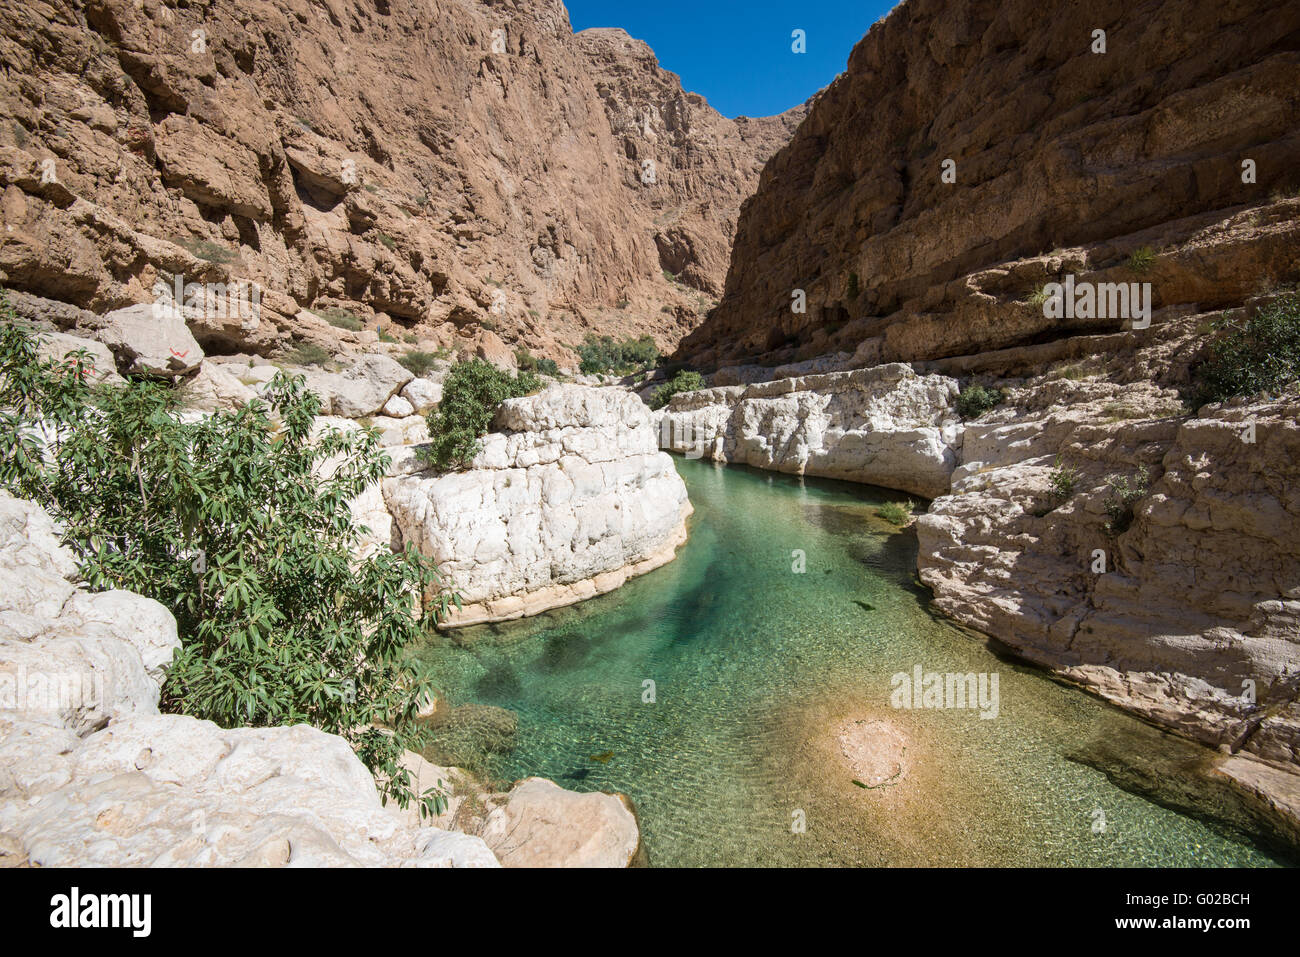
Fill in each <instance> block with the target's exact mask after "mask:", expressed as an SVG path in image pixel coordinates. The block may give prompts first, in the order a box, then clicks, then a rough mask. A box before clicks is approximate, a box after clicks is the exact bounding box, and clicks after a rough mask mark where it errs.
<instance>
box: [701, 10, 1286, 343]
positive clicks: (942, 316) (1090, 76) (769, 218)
mask: <svg viewBox="0 0 1300 957" xmlns="http://www.w3.org/2000/svg"><path fill="white" fill-rule="evenodd" d="M1095 31H1103V32H1104V36H1103V37H1098V36H1096V35H1095ZM1102 43H1104V51H1105V52H1094V51H1097V50H1101V49H1103V47H1102V46H1101V44H1102ZM1298 117H1300V8H1297V7H1296V5H1295V4H1294V3H1288V2H1285V0H1243V2H1230V3H1213V2H1209V0H1196V2H1191V3H1177V4H1173V3H1157V2H1148V3H1126V2H1118V0H1105V2H1101V3H1088V4H1073V3H1047V4H1043V3H1030V2H1013V3H995V2H992V0H957V2H952V0H908V2H907V3H904V4H900V5H899V6H898V7H897V8H896V9H895V10H894V11H893V12H892V13H890V15H889V16H888V17H886V18H885V19H884V20H882V21H880V22H879V23H877V24H876V25H875V26H873V27H872V28H871V30H870V32H868V34H867V35H866V37H865V38H863V40H862V41H861V42H860V43H859V44H858V45H857V46H856V47H855V48H854V50H853V53H852V55H851V56H850V57H849V62H848V68H847V70H846V71H845V73H844V74H842V75H841V76H840V77H839V78H838V79H837V80H836V81H835V82H834V83H832V84H831V85H830V86H829V87H828V88H827V89H826V90H825V91H824V92H823V93H822V94H821V95H820V97H819V98H818V99H817V100H816V102H815V103H814V104H813V105H812V107H811V109H810V110H809V112H808V117H807V119H806V120H805V122H804V123H803V124H802V125H801V126H800V127H799V129H798V131H797V132H796V134H795V136H794V137H793V139H792V140H791V141H790V143H789V145H787V146H786V147H785V148H783V149H782V150H780V151H779V152H778V153H777V154H776V155H775V156H774V157H773V158H772V160H771V162H770V163H769V164H768V165H767V167H766V168H765V169H764V171H763V175H762V178H761V182H760V187H759V190H758V192H757V193H756V194H755V195H754V197H753V198H752V199H751V200H749V202H748V203H747V204H746V205H745V208H744V210H743V213H742V215H741V219H740V225H739V227H738V230H737V234H736V243H735V249H734V254H733V258H732V263H731V269H730V271H729V273H728V277H727V285H726V290H725V293H724V295H723V298H722V301H721V303H720V304H719V306H718V308H717V310H716V311H715V312H714V313H713V315H712V316H711V317H710V319H709V320H708V321H707V322H705V323H704V324H703V325H702V326H701V327H700V328H699V329H698V330H696V331H695V332H694V333H692V334H691V335H690V336H689V337H687V339H686V340H685V341H684V342H683V344H682V347H681V354H682V355H683V356H684V357H688V358H692V359H694V360H695V361H696V362H697V363H699V364H702V365H706V366H720V365H726V364H729V363H734V362H735V361H736V360H739V359H742V358H747V357H762V358H763V359H764V361H767V362H769V363H772V364H775V363H777V362H786V361H791V360H792V359H795V358H807V357H811V356H816V355H821V354H824V353H829V352H835V351H840V350H844V351H847V352H849V353H856V354H857V357H858V360H859V362H860V363H862V364H867V363H871V362H881V361H884V362H893V361H904V362H909V361H914V360H917V359H931V358H936V357H940V356H957V355H962V354H965V353H972V352H981V351H984V350H987V349H991V348H999V347H1004V346H1012V345H1016V344H1025V343H1032V342H1038V341H1043V340H1046V339H1051V338H1056V337H1060V336H1063V335H1066V334H1069V333H1072V332H1079V331H1084V330H1086V329H1087V328H1088V327H1089V326H1092V327H1093V328H1098V327H1107V323H1106V322H1105V321H1104V320H1103V321H1098V320H1096V319H1093V320H1087V319H1080V320H1079V321H1077V322H1074V323H1070V324H1064V323H1056V322H1053V321H1050V320H1047V319H1046V318H1045V317H1044V316H1043V313H1042V310H1041V309H1038V308H1035V307H1034V306H1030V305H1029V304H1028V302H1027V300H1028V298H1029V297H1030V296H1031V295H1032V293H1033V292H1034V291H1035V289H1036V288H1038V287H1040V286H1041V285H1042V284H1043V283H1044V282H1046V281H1048V280H1050V279H1052V278H1054V277H1055V276H1056V275H1058V274H1059V273H1061V272H1063V271H1070V270H1073V271H1089V272H1091V271H1097V270H1103V269H1106V268H1107V267H1114V266H1120V265H1122V264H1124V263H1125V262H1126V261H1127V259H1128V258H1129V257H1130V256H1131V254H1132V253H1134V252H1135V251H1137V250H1138V249H1141V248H1142V247H1144V246H1146V247H1151V249H1152V250H1160V251H1163V250H1165V249H1170V250H1174V251H1176V250H1179V249H1184V250H1186V251H1187V254H1186V255H1175V256H1171V257H1160V258H1159V259H1158V260H1157V264H1156V271H1155V272H1154V273H1153V274H1152V275H1150V276H1148V277H1146V278H1149V279H1151V280H1152V283H1153V287H1154V295H1155V301H1154V308H1157V309H1158V308H1160V307H1162V306H1167V305H1175V304H1179V303H1187V302H1195V303H1199V304H1200V305H1201V306H1202V307H1204V308H1207V309H1208V308H1214V307H1218V306H1229V305H1235V304H1237V303H1239V302H1240V301H1241V300H1242V297H1243V296H1244V295H1245V294H1246V293H1248V292H1250V291H1252V290H1253V289H1254V288H1255V286H1256V285H1257V284H1258V283H1259V282H1260V281H1261V280H1264V281H1267V280H1270V279H1271V280H1275V281H1279V280H1284V279H1291V280H1294V279H1296V278H1300V275H1298V274H1295V270H1296V263H1295V258H1294V245H1293V242H1294V232H1293V231H1292V230H1289V229H1287V230H1280V231H1279V230H1272V231H1270V233H1271V235H1265V236H1259V237H1254V241H1252V242H1249V243H1241V244H1239V245H1238V246H1237V248H1236V249H1234V250H1233V254H1232V255H1231V256H1227V257H1215V258H1214V260H1213V261H1212V262H1211V261H1207V259H1206V258H1205V257H1202V256H1200V255H1198V254H1197V251H1196V248H1195V246H1196V244H1197V242H1198V240H1199V239H1202V238H1203V234H1202V235H1201V236H1198V234H1199V233H1201V231H1202V230H1205V229H1206V227H1208V226H1211V224H1213V223H1216V222H1219V221H1220V220H1222V219H1224V217H1225V216H1227V215H1228V214H1229V213H1232V212H1235V211H1239V210H1241V209H1244V208H1247V207H1250V208H1255V209H1260V210H1261V215H1264V216H1268V217H1269V218H1276V217H1274V216H1273V214H1271V213H1268V212H1265V210H1266V209H1267V207H1268V206H1269V203H1270V198H1271V197H1277V196H1289V195H1292V194H1294V192H1295V191H1296V190H1297V189H1298V188H1300V177H1298V176H1297V173H1296V170H1297V164H1298V161H1300V123H1298V122H1297V118H1298ZM1247 160H1250V161H1251V170H1250V172H1249V174H1248V173H1247V171H1246V170H1245V169H1244V168H1243V163H1245V161H1247ZM949 161H951V162H949ZM945 174H947V175H945ZM1286 218H1287V219H1290V218H1291V217H1290V216H1289V215H1288V216H1286ZM1084 248H1086V249H1087V251H1088V258H1087V259H1086V260H1079V259H1077V258H1075V259H1070V258H1069V257H1062V255H1061V254H1062V252H1063V251H1064V250H1066V249H1076V250H1077V249H1084ZM795 290H802V291H803V293H804V294H805V296H806V309H805V310H804V311H802V312H798V311H794V309H792V306H793V305H795V303H794V301H793V299H792V297H793V296H794V293H795ZM1114 327H1115V323H1113V322H1112V323H1110V324H1109V328H1114Z"/></svg>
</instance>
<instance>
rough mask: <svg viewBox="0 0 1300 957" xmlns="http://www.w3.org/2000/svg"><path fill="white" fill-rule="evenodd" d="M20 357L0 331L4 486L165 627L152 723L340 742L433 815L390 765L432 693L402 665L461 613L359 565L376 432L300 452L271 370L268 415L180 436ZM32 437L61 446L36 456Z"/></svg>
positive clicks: (144, 404)
mask: <svg viewBox="0 0 1300 957" xmlns="http://www.w3.org/2000/svg"><path fill="white" fill-rule="evenodd" d="M36 348H37V346H36V339H35V337H34V336H33V335H32V334H31V333H30V332H29V330H28V329H27V328H25V326H23V325H22V324H20V323H19V322H17V321H14V319H13V316H12V313H10V314H9V315H8V316H6V322H5V325H4V327H3V328H2V329H0V409H3V410H4V411H3V412H0V485H3V486H4V487H5V488H7V489H8V490H9V491H11V492H12V493H13V494H15V495H19V496H22V497H24V498H30V499H34V500H36V501H37V502H39V503H40V504H41V505H42V506H44V507H45V508H46V509H47V510H49V512H50V513H51V515H52V516H53V517H54V518H55V519H56V520H57V521H58V522H59V523H60V524H61V526H62V528H63V530H64V531H63V540H64V543H65V544H66V545H68V546H69V547H70V548H71V549H72V551H73V552H74V553H75V554H76V556H77V558H78V560H79V562H80V566H81V575H82V577H83V579H84V580H85V581H86V583H87V584H88V585H89V586H90V587H91V588H94V589H110V588H123V589H129V590H131V591H134V592H138V593H140V594H142V595H146V596H148V597H150V598H153V599H155V600H157V601H159V602H161V603H162V604H163V605H165V606H166V607H167V608H168V609H169V610H170V611H171V612H172V614H173V615H175V617H176V623H177V629H178V633H179V635H180V637H181V641H182V648H181V649H180V651H179V652H178V653H177V655H176V658H175V660H174V661H173V662H172V664H171V665H170V667H169V668H168V670H167V678H166V683H165V685H164V688H163V694H162V706H163V708H164V709H165V710H168V711H173V712H180V713H183V714H189V715H193V716H195V717H198V718H204V719H208V720H211V721H214V722H216V723H217V724H219V725H221V726H223V727H237V726H241V725H242V726H257V727H266V726H279V725H293V724H299V723H308V724H312V725H314V726H316V727H318V728H321V729H322V730H325V731H328V732H332V733H334V734H338V735H341V736H342V737H343V738H345V739H346V740H347V741H348V742H349V744H351V746H352V747H353V748H354V749H355V750H356V752H357V754H358V755H359V756H360V758H361V759H362V761H364V762H365V764H366V765H367V766H368V767H369V768H370V769H371V771H372V772H374V773H375V774H376V776H377V778H378V781H379V784H380V787H381V789H382V792H383V794H384V796H385V799H387V798H389V797H392V798H395V799H396V800H397V801H398V803H399V804H401V805H402V806H406V804H407V803H408V802H409V801H410V800H411V799H412V798H416V799H418V800H420V802H421V805H422V808H427V807H428V806H429V805H428V804H427V803H426V802H428V801H433V802H435V803H436V799H437V795H436V794H433V793H426V794H425V795H423V796H420V795H414V794H413V793H412V791H411V788H410V782H409V778H408V776H407V775H405V774H404V773H402V771H401V770H400V769H399V768H398V764H397V762H398V760H399V759H400V757H401V755H402V752H403V751H404V750H406V749H408V748H412V749H418V748H419V747H420V746H421V744H422V742H423V740H424V734H423V732H422V731H421V729H420V727H419V725H418V724H417V723H416V716H417V713H418V712H419V710H420V708H421V706H422V704H423V702H424V701H425V699H426V696H427V695H428V694H430V693H431V691H432V689H431V687H430V685H429V682H428V680H427V678H426V677H425V676H424V675H423V674H422V673H421V672H420V671H419V670H417V668H416V666H415V665H413V664H412V663H410V662H409V661H408V659H407V658H406V656H405V655H404V649H405V648H406V646H407V645H408V644H410V643H411V642H413V641H414V640H415V639H416V638H418V637H419V636H420V635H421V633H422V631H423V630H424V628H425V627H427V625H429V624H430V623H431V622H432V621H433V620H435V619H436V618H437V617H438V616H440V615H443V614H445V613H446V612H447V611H448V607H449V603H452V602H456V603H458V602H459V599H458V598H457V597H456V596H454V595H452V594H451V593H450V592H449V591H448V590H447V587H446V583H445V582H442V581H441V580H440V579H439V576H438V572H437V569H436V568H435V567H434V566H433V564H432V563H431V562H430V561H429V560H428V559H426V558H424V557H423V556H421V555H420V554H419V553H418V552H417V551H416V550H415V549H414V548H413V547H408V548H407V550H406V551H405V552H404V553H402V554H393V553H391V552H389V551H388V550H386V549H381V550H380V551H379V552H377V553H376V554H374V555H372V556H370V557H368V558H364V559H360V558H357V556H356V547H357V545H358V543H359V540H360V532H359V530H358V529H357V528H356V527H354V526H353V524H352V522H351V517H350V513H349V508H348V503H349V501H350V500H351V499H353V498H354V497H356V496H357V495H358V494H360V493H361V492H362V491H363V490H365V489H366V488H368V487H370V486H372V485H374V484H375V483H376V482H378V481H379V480H380V479H381V478H383V476H384V473H385V470H386V468H387V465H388V458H387V456H386V455H385V454H384V452H383V450H382V449H381V448H380V446H379V436H378V433H376V432H371V431H354V432H337V431H333V430H327V431H326V432H325V433H324V434H323V435H321V436H319V437H318V439H317V440H316V441H313V440H312V438H311V432H312V427H313V423H314V421H315V417H316V415H317V414H318V413H319V411H320V400H319V399H318V398H317V397H316V396H315V395H314V394H312V393H310V392H307V391H304V387H303V380H302V378H301V377H294V376H290V375H288V374H286V373H284V372H281V373H278V374H277V375H276V377H275V378H274V379H273V380H272V381H271V382H270V384H269V386H268V388H267V392H266V400H267V401H266V402H263V401H262V400H261V399H258V400H254V401H253V402H250V403H249V404H248V405H247V406H246V407H245V408H243V409H240V410H239V411H237V412H218V413H216V414H214V415H211V416H207V417H204V418H202V419H199V420H198V421H195V422H185V421H182V420H181V418H180V417H179V415H178V414H177V410H176V405H175V399H174V397H173V393H172V392H171V390H170V389H169V388H167V387H166V386H165V385H162V384H159V383H156V382H132V383H129V384H128V385H126V386H124V387H118V386H90V385H87V384H86V383H85V382H84V381H83V378H82V376H81V375H80V374H79V371H78V368H77V367H76V366H75V365H73V366H65V365H62V364H61V363H58V362H54V361H44V362H42V361H40V360H39V358H38V354H37V351H36ZM268 403H269V405H268ZM273 414H274V419H273ZM276 420H278V421H276ZM37 426H44V427H45V429H46V433H45V434H47V435H48V434H50V431H49V430H50V429H51V428H53V429H57V434H58V439H57V441H51V442H49V443H48V444H47V445H45V446H44V447H42V445H41V440H40V439H38V438H37V434H36V427H37ZM327 460H330V461H333V462H337V463H338V464H337V467H336V468H334V469H333V470H332V472H331V473H330V474H329V475H328V477H322V472H321V467H322V465H323V464H324V463H325V462H326V461H327ZM421 594H424V595H425V596H426V598H427V601H426V602H425V604H424V610H423V611H422V610H421V606H420V600H419V596H420V595H421Z"/></svg>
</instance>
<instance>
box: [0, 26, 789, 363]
mask: <svg viewBox="0 0 1300 957" xmlns="http://www.w3.org/2000/svg"><path fill="white" fill-rule="evenodd" d="M0 63H2V64H3V67H4V69H3V70H2V71H0V107H2V109H0V112H2V113H3V115H4V117H5V119H4V122H3V123H0V215H2V217H3V224H4V229H3V230H2V231H0V285H4V286H8V287H10V288H13V289H18V290H21V291H24V292H27V293H31V294H33V295H35V296H39V297H42V298H44V299H49V300H54V301H56V302H58V303H66V304H72V305H74V306H76V307H80V308H83V309H89V310H93V311H95V312H98V313H102V312H106V311H108V310H111V309H114V308H118V307H123V306H128V305H131V304H134V303H141V302H146V301H154V300H155V299H157V298H158V296H157V293H156V292H155V291H154V285H155V283H156V282H159V281H161V282H162V283H164V284H166V285H170V284H171V283H172V282H173V277H175V276H177V275H180V276H182V277H183V279H184V281H185V282H200V283H206V282H211V283H217V282H231V281H236V280H244V281H248V282H252V283H256V284H258V285H259V286H260V287H261V290H262V293H263V299H262V303H261V305H262V312H261V316H260V320H261V321H260V322H259V323H255V324H252V326H251V327H250V326H249V325H248V324H244V325H241V324H239V323H234V324H233V325H232V324H229V323H224V324H223V323H206V324H200V325H199V327H198V328H196V329H195V334H196V336H197V337H198V339H199V341H200V342H201V344H202V345H203V346H204V348H205V349H208V350H209V351H214V352H227V353H233V352H253V353H259V354H262V355H271V354H274V353H275V352H276V350H278V349H280V348H283V347H284V346H286V345H289V344H290V343H292V342H295V341H301V340H304V339H306V340H321V341H325V342H326V343H327V344H343V345H353V344H365V342H366V341H367V340H366V339H365V337H364V336H363V337H362V338H361V340H360V341H359V343H358V340H357V339H356V337H355V333H356V331H357V330H356V329H355V328H345V327H347V326H355V324H356V321H358V320H359V321H360V322H362V323H364V325H365V327H366V329H365V332H368V333H370V334H371V335H370V338H369V340H368V341H370V342H373V340H374V335H373V334H374V333H376V332H377V331H378V330H379V329H381V328H382V329H385V330H387V331H388V333H389V334H393V333H402V334H403V335H404V336H405V335H409V336H410V337H411V339H410V341H416V340H417V339H419V340H423V341H428V342H430V343H437V344H439V345H441V346H444V347H449V348H452V349H454V350H461V349H463V350H465V351H474V350H476V349H486V350H489V351H492V352H494V353H495V354H496V355H494V358H496V357H499V354H500V353H502V351H503V349H504V346H503V342H504V343H506V344H510V345H515V344H518V345H522V346H525V347H529V348H531V349H532V350H533V351H534V352H536V353H538V354H539V355H550V356H552V357H554V358H556V359H559V360H561V361H562V362H565V363H566V364H567V363H572V361H573V355H572V353H571V352H569V351H568V350H567V349H565V348H563V344H566V343H568V344H571V343H576V342H581V341H582V339H583V337H584V335H585V334H587V333H589V332H598V333H610V334H615V335H619V336H623V335H641V334H649V335H653V336H654V337H656V338H657V339H658V340H659V342H660V344H661V346H664V347H669V346H672V345H674V344H675V343H676V342H677V340H678V339H679V338H680V336H681V335H683V334H684V333H686V332H688V331H689V330H690V329H691V328H693V326H694V325H695V324H697V323H698V322H699V321H700V319H701V317H702V316H703V313H704V311H705V309H706V308H707V307H708V306H710V305H711V304H712V301H713V299H714V298H715V297H716V296H717V294H718V293H719V292H720V291H721V287H722V280H723V276H724V271H725V269H726V264H727V258H728V252H729V249H730V244H731V238H732V233H733V231H734V228H735V222H736V217H737V212H738V208H739V205H740V202H741V200H742V199H744V198H745V197H746V196H748V195H749V194H750V193H751V192H752V191H753V188H754V186H755V185H756V183H757V178H758V172H759V169H760V168H761V166H762V164H763V162H764V161H765V160H766V158H767V157H768V156H769V155H770V154H771V152H772V151H773V150H774V149H775V148H776V147H777V146H779V145H781V144H782V143H783V142H784V141H785V140H786V139H787V138H788V136H789V134H790V132H791V131H792V130H793V127H794V125H795V124H796V122H797V120H798V118H799V117H800V116H801V115H802V113H803V109H802V108H797V109H795V110H792V111H791V112H790V113H789V114H786V115H784V116H782V117H773V118H769V119H760V120H748V119H745V118H741V119H739V120H731V119H727V118H725V117H722V116H720V115H719V114H718V113H717V112H716V111H714V110H713V109H712V108H710V107H709V106H708V104H707V103H706V102H705V101H704V100H703V98H701V97H700V96H698V95H696V94H693V93H688V92H686V91H683V90H682V88H681V85H680V83H679V81H678V78H677V77H676V76H675V75H674V74H672V73H669V72H667V71H665V70H662V69H660V68H659V66H658V64H657V62H656V60H655V58H654V55H653V53H652V52H651V51H650V49H649V47H647V46H646V45H645V44H644V43H641V42H640V41H637V40H634V39H632V38H630V37H628V36H627V35H626V34H625V33H623V31H621V30H612V29H601V30H590V31H584V32H583V33H581V34H578V35H574V34H573V32H572V29H571V27H570V24H569V20H568V15H567V12H566V11H565V9H564V6H563V4H562V3H560V2H559V0H500V2H493V3H476V2H468V0H450V2H434V0H384V2H380V3H375V4H349V3H340V2H334V0H325V2H320V3H309V2H306V0H239V2H235V0H211V2H203V3H198V4H195V3H187V4H175V3H170V2H162V0H134V2H133V0H89V2H81V0H37V2H31V0H3V2H0ZM305 310H314V311H315V312H319V313H321V314H323V315H327V316H330V317H334V318H336V319H338V320H339V323H340V325H339V326H337V327H336V326H329V325H326V324H325V323H324V322H322V321H320V320H318V319H316V318H314V316H313V314H312V313H309V312H305ZM399 327H400V328H399ZM331 339H332V340H333V343H331V341H330V340H331Z"/></svg>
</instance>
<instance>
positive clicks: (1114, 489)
mask: <svg viewBox="0 0 1300 957" xmlns="http://www.w3.org/2000/svg"><path fill="white" fill-rule="evenodd" d="M1149 481H1150V475H1149V474H1148V472H1147V467H1146V466H1145V465H1143V466H1140V467H1139V468H1138V471H1137V475H1136V476H1134V477H1133V478H1131V479H1130V478H1129V477H1128V476H1127V475H1109V476H1107V477H1106V484H1107V486H1109V488H1110V491H1109V492H1107V493H1106V499H1105V501H1104V502H1103V503H1102V504H1103V505H1104V506H1105V508H1106V514H1107V515H1108V516H1109V517H1110V521H1109V522H1108V523H1107V524H1106V527H1107V529H1109V531H1110V533H1111V534H1112V535H1119V534H1120V533H1121V532H1124V531H1127V530H1128V527H1129V526H1130V525H1132V524H1133V507H1134V506H1135V505H1137V503H1138V502H1139V501H1141V500H1142V499H1143V498H1145V497H1146V494H1147V483H1148V482H1149Z"/></svg>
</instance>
